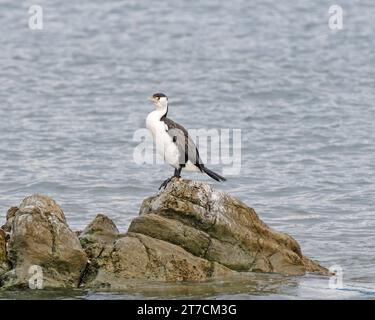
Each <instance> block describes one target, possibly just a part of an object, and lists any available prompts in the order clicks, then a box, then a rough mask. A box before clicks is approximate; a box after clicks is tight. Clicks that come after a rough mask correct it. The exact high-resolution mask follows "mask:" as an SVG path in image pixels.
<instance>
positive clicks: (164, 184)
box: [159, 176, 174, 190]
mask: <svg viewBox="0 0 375 320" xmlns="http://www.w3.org/2000/svg"><path fill="white" fill-rule="evenodd" d="M173 178H174V176H173V177H170V178H168V179H167V180H165V181H164V182H163V183H162V184H161V185H160V187H159V190H160V189H161V188H164V189H165V188H166V187H167V185H168V183H169V182H171V181H172V179H173Z"/></svg>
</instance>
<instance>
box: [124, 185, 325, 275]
mask: <svg viewBox="0 0 375 320" xmlns="http://www.w3.org/2000/svg"><path fill="white" fill-rule="evenodd" d="M129 232H134V233H140V234H144V235H147V236H149V237H152V238H154V239H159V240H163V241H166V242H168V243H172V244H174V245H177V246H179V247H182V248H184V249H185V250H186V251H187V252H189V253H191V254H193V255H195V256H197V257H200V258H202V259H205V260H208V261H212V262H216V263H219V264H221V265H223V266H226V267H227V268H229V269H232V270H236V271H253V272H276V273H281V274H286V275H302V274H304V273H305V272H318V273H323V274H327V272H328V271H327V269H325V268H323V267H321V266H320V265H319V264H318V263H316V262H314V261H312V260H310V259H308V258H306V257H305V256H303V255H302V252H301V248H300V246H299V245H298V243H297V241H295V240H294V239H293V238H292V237H291V236H289V235H287V234H285V233H281V232H277V231H275V230H272V229H271V228H269V227H268V226H267V225H266V224H265V223H263V222H262V221H261V220H260V219H259V217H258V215H257V214H256V213H255V211H254V210H253V209H252V208H249V207H248V206H246V205H245V204H244V203H243V202H241V201H240V200H238V199H236V198H234V197H232V196H230V195H228V194H226V193H223V192H219V191H216V190H213V189H212V188H211V187H210V186H208V185H207V184H204V183H201V182H195V181H186V180H176V179H175V180H173V182H172V183H170V184H169V185H168V187H167V188H166V189H165V190H164V191H162V192H161V193H159V194H158V195H156V196H154V197H150V198H148V199H146V200H145V201H144V202H143V204H142V206H141V209H140V216H139V217H138V218H136V219H134V220H133V221H132V223H131V225H130V227H129Z"/></svg>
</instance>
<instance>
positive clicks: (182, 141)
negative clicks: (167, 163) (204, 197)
mask: <svg viewBox="0 0 375 320" xmlns="http://www.w3.org/2000/svg"><path fill="white" fill-rule="evenodd" d="M160 120H161V121H163V122H164V123H165V124H166V126H167V133H168V134H169V135H170V136H171V138H172V140H173V142H174V143H175V144H176V145H177V147H178V151H179V153H180V159H179V162H180V165H185V164H186V162H187V161H188V160H190V161H191V162H192V163H193V164H195V165H196V166H197V167H198V168H199V169H200V170H201V171H202V169H203V166H202V164H203V163H202V160H201V158H200V156H199V151H198V149H197V147H196V145H195V143H194V141H193V139H191V137H190V136H189V133H188V132H187V130H186V129H185V128H184V127H183V126H181V125H180V124H178V123H176V122H174V121H173V120H171V119H169V118H167V117H162V118H161V119H160Z"/></svg>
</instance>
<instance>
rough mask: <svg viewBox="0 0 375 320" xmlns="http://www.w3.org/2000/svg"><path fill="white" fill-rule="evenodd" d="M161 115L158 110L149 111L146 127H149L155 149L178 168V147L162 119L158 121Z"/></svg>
mask: <svg viewBox="0 0 375 320" xmlns="http://www.w3.org/2000/svg"><path fill="white" fill-rule="evenodd" d="M161 116H162V115H161V114H160V113H159V112H158V111H153V112H151V113H150V114H149V115H148V116H147V119H146V126H147V129H149V130H150V132H151V133H152V135H153V136H154V141H155V145H156V151H157V152H158V153H159V154H160V155H161V156H162V157H163V158H164V159H165V161H166V162H167V163H169V164H170V165H171V166H173V167H175V168H179V159H180V157H179V151H178V147H177V146H176V144H175V143H174V142H173V140H172V138H171V136H170V135H169V134H168V132H167V130H168V127H167V125H166V124H165V123H164V122H163V121H160V118H161Z"/></svg>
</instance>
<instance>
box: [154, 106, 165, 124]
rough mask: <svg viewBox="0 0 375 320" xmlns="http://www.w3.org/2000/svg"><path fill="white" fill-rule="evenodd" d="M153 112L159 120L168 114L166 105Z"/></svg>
mask: <svg viewBox="0 0 375 320" xmlns="http://www.w3.org/2000/svg"><path fill="white" fill-rule="evenodd" d="M154 112H155V113H156V114H157V115H158V118H159V120H160V119H161V118H163V117H166V116H167V113H168V104H166V105H165V106H163V107H160V108H158V109H156V110H155V111H154Z"/></svg>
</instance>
